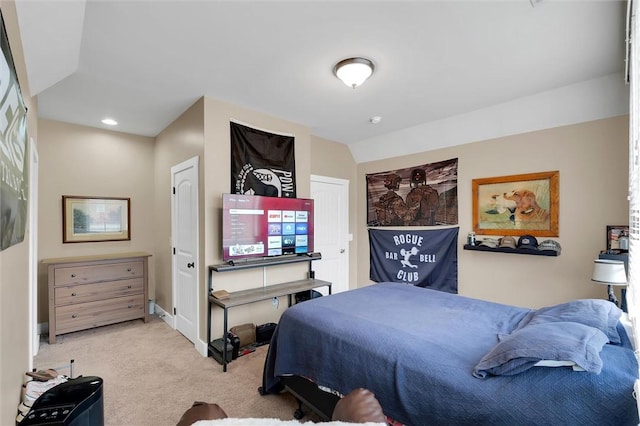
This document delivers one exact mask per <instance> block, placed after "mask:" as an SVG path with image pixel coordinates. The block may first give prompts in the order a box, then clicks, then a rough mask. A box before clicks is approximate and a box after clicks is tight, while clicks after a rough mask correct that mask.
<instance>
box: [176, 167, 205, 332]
mask: <svg viewBox="0 0 640 426" xmlns="http://www.w3.org/2000/svg"><path fill="white" fill-rule="evenodd" d="M171 178H172V186H173V189H172V191H173V195H172V197H171V212H172V215H171V241H172V242H173V265H172V271H173V313H174V325H175V328H176V330H178V331H179V332H180V333H182V334H183V335H184V336H185V337H186V338H187V339H189V340H190V341H192V342H193V343H194V344H195V343H196V340H197V337H198V306H199V303H198V277H199V276H200V274H199V273H198V270H199V267H198V235H199V232H198V157H193V158H192V159H190V160H187V161H185V162H183V163H180V164H178V165H176V166H173V167H172V168H171Z"/></svg>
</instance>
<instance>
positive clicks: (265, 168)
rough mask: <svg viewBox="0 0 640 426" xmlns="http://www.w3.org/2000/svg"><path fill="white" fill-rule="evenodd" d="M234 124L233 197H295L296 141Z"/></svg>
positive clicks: (232, 133)
mask: <svg viewBox="0 0 640 426" xmlns="http://www.w3.org/2000/svg"><path fill="white" fill-rule="evenodd" d="M230 124H231V193H232V194H246V195H263V196H268V197H284V198H295V197H296V168H295V155H294V137H293V136H286V135H276V134H272V133H268V132H265V131H262V130H257V129H252V128H250V127H247V126H243V125H241V124H237V123H230Z"/></svg>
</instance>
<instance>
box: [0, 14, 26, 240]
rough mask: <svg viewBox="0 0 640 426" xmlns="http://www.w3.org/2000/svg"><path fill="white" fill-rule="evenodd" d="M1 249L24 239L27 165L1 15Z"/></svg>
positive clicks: (21, 110)
mask: <svg viewBox="0 0 640 426" xmlns="http://www.w3.org/2000/svg"><path fill="white" fill-rule="evenodd" d="M0 23H1V25H2V28H1V29H0V34H1V35H0V45H1V47H2V57H1V58H0V250H4V249H6V248H8V247H11V246H12V245H14V244H17V243H20V242H22V241H23V240H24V234H25V229H26V225H27V207H28V205H27V201H28V200H27V196H28V184H29V170H28V169H29V167H28V155H27V109H26V107H25V105H24V101H23V99H22V93H21V91H20V85H19V83H18V78H17V76H16V71H15V67H14V65H13V57H12V56H11V49H10V48H9V40H8V38H7V33H6V30H5V26H4V20H2V19H0Z"/></svg>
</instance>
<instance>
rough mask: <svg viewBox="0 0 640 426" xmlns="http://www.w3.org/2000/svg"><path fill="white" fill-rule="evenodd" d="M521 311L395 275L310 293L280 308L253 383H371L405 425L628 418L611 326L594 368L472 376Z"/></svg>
mask: <svg viewBox="0 0 640 426" xmlns="http://www.w3.org/2000/svg"><path fill="white" fill-rule="evenodd" d="M530 312H531V310H529V309H524V308H519V307H514V306H508V305H502V304H497V303H492V302H487V301H481V300H477V299H471V298H467V297H463V296H459V295H454V294H449V293H444V292H439V291H435V290H430V289H424V288H418V287H413V286H410V285H406V284H398V283H380V284H375V285H371V286H368V287H363V288H359V289H357V290H351V291H348V292H344V293H339V294H335V295H332V296H328V297H321V298H317V299H312V300H310V301H306V302H304V303H300V304H297V305H294V306H293V307H291V308H290V309H288V310H287V311H285V313H284V314H283V315H282V317H281V319H280V323H279V324H278V327H277V329H276V331H275V333H274V336H273V339H272V341H271V345H270V347H269V353H268V355H267V359H266V363H265V370H264V383H263V388H264V390H265V392H267V393H273V392H277V391H279V390H280V386H279V383H278V376H281V375H299V376H304V377H306V378H308V379H311V380H312V381H314V382H315V383H317V384H318V385H321V386H324V387H328V388H330V389H333V390H335V391H338V392H340V393H342V394H346V393H348V392H350V391H351V390H352V389H354V388H357V387H363V388H367V389H370V390H371V391H373V392H374V393H375V395H376V397H377V398H378V400H379V401H380V403H381V405H382V407H383V409H384V412H385V414H386V415H387V416H389V417H391V418H393V419H395V420H397V421H400V422H402V423H405V424H408V425H423V424H428V425H436V424H447V425H464V424H476V425H477V424H485V425H516V424H526V425H560V424H561V425H573V424H575V425H588V424H593V425H631V424H634V425H637V424H638V415H637V410H636V403H635V400H634V398H633V396H632V392H633V383H634V380H635V379H636V377H637V372H638V366H637V363H636V359H635V356H634V354H633V350H632V349H631V344H630V342H629V339H628V337H627V335H626V333H625V332H624V329H623V327H622V326H620V327H619V329H620V330H619V331H620V335H621V338H622V342H621V344H620V345H613V344H605V345H604V347H603V348H602V351H601V352H600V356H601V358H602V363H603V367H602V371H601V372H600V373H599V374H595V373H588V372H578V371H573V370H572V369H571V368H570V367H558V368H550V367H533V368H530V369H529V370H527V371H524V372H522V373H519V374H515V375H510V376H490V377H487V378H485V379H479V378H476V377H474V376H473V374H472V372H473V369H474V367H475V366H476V365H477V364H478V363H479V361H480V360H481V359H482V358H483V356H484V355H485V354H487V352H489V351H490V350H491V349H492V348H493V347H495V346H496V344H498V343H499V340H498V335H504V334H509V333H511V332H512V331H513V330H514V329H515V328H516V327H517V325H518V324H519V323H520V321H521V320H522V319H523V318H524V317H525V316H526V315H527V314H528V313H530Z"/></svg>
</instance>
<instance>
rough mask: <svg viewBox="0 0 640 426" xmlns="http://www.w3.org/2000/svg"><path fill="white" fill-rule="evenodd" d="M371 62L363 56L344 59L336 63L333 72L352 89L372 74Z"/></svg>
mask: <svg viewBox="0 0 640 426" xmlns="http://www.w3.org/2000/svg"><path fill="white" fill-rule="evenodd" d="M374 68H375V67H374V66H373V62H371V61H370V60H368V59H365V58H349V59H344V60H342V61H340V62H338V63H337V64H336V66H335V67H334V68H333V73H334V74H335V75H336V77H338V78H339V79H340V80H342V81H343V82H344V84H346V85H347V86H349V87H353V88H354V89H355V88H356V87H358V86H360V85H361V84H362V83H364V82H365V80H366V79H367V78H369V77H370V76H371V74H373V70H374Z"/></svg>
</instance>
